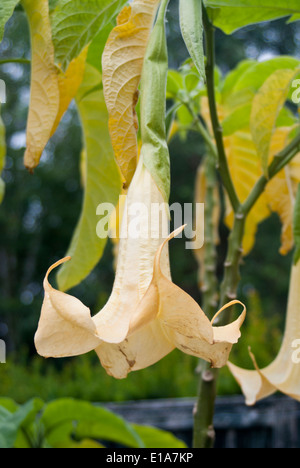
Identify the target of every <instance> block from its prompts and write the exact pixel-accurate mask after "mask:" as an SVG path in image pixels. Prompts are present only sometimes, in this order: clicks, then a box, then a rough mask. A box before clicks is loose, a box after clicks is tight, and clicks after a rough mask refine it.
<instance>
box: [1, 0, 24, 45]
mask: <svg viewBox="0 0 300 468" xmlns="http://www.w3.org/2000/svg"><path fill="white" fill-rule="evenodd" d="M19 1H20V0H1V2H0V42H1V41H2V39H3V34H4V28H5V25H6V23H7V21H8V20H9V18H10V17H11V16H12V14H13V12H14V9H15V7H16V5H17V4H18V3H19Z"/></svg>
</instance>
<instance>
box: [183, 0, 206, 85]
mask: <svg viewBox="0 0 300 468" xmlns="http://www.w3.org/2000/svg"><path fill="white" fill-rule="evenodd" d="M179 9H180V27H181V33H182V37H183V39H184V42H185V44H186V46H187V49H188V51H189V53H190V56H191V58H192V60H193V62H194V64H195V66H196V68H197V70H198V72H199V75H200V77H201V78H203V80H204V79H205V63H204V48H203V23H202V2H201V1H199V0H180V1H179Z"/></svg>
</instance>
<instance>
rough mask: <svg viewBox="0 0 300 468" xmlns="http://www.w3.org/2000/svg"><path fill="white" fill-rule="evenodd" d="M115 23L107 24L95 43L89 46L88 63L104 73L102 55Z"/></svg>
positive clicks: (95, 39)
mask: <svg viewBox="0 0 300 468" xmlns="http://www.w3.org/2000/svg"><path fill="white" fill-rule="evenodd" d="M114 26H115V22H114V21H111V22H110V23H108V24H107V26H105V27H104V28H103V29H101V31H100V32H99V34H97V36H96V37H95V38H94V40H93V42H92V43H91V45H90V46H89V50H88V55H87V63H89V64H90V65H92V66H93V67H95V68H96V69H97V70H98V71H100V72H101V73H102V54H103V50H104V47H105V44H106V41H107V39H108V36H109V34H110V32H111V30H112V29H113V28H114Z"/></svg>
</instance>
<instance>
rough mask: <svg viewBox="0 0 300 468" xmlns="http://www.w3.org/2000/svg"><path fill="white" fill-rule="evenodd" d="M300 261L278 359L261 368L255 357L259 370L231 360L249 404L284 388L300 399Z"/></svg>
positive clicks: (234, 374) (292, 276)
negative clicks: (241, 365) (246, 367)
mask: <svg viewBox="0 0 300 468" xmlns="http://www.w3.org/2000/svg"><path fill="white" fill-rule="evenodd" d="M297 345H298V348H299V347H300V261H299V262H298V263H297V264H296V265H294V266H293V268H292V274H291V283H290V292H289V300H288V311H287V319H286V328H285V334H284V338H283V342H282V346H281V349H280V351H279V354H278V356H277V358H276V359H275V361H273V363H272V364H271V365H270V366H268V367H267V368H265V369H262V370H260V369H259V367H258V365H257V363H256V361H255V357H254V356H253V354H252V353H251V357H252V360H253V363H254V366H255V368H256V370H252V371H250V370H246V369H241V368H239V367H237V366H235V365H233V364H232V363H228V366H229V369H230V371H231V372H232V374H233V376H234V377H235V379H236V380H237V382H238V383H239V385H240V386H241V388H242V391H243V393H244V395H245V398H246V403H247V404H248V405H254V404H255V403H256V402H257V401H259V400H262V399H263V398H266V397H268V396H270V395H272V394H273V393H275V392H276V391H280V392H282V393H284V394H286V395H289V396H290V397H292V398H294V399H296V400H299V401H300V359H299V356H300V352H299V349H298V351H297Z"/></svg>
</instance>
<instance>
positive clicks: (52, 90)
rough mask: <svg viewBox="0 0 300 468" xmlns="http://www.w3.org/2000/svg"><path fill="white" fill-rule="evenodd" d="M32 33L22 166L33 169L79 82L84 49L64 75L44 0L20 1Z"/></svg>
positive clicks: (84, 55)
mask: <svg viewBox="0 0 300 468" xmlns="http://www.w3.org/2000/svg"><path fill="white" fill-rule="evenodd" d="M23 5H24V8H25V11H26V14H27V17H28V21H29V25H30V32H31V47H32V70H31V97H30V106H29V115H28V123H27V149H26V153H25V166H26V167H27V168H28V169H30V170H33V169H34V168H35V167H36V166H37V165H38V163H39V161H40V158H41V156H42V153H43V150H44V148H45V146H46V145H47V143H48V141H49V139H50V138H51V137H52V136H53V134H54V133H55V131H56V129H57V127H58V125H59V123H60V121H61V118H62V117H63V115H64V113H65V112H66V110H67V109H68V107H69V105H70V103H71V101H72V99H73V98H74V97H75V96H76V94H77V91H78V89H79V87H80V85H81V83H82V80H83V76H84V71H85V62H86V56H87V48H85V49H84V50H83V51H82V52H81V54H80V55H79V56H78V57H77V58H75V59H74V60H73V61H72V62H71V63H70V65H69V67H68V69H67V71H66V72H65V73H63V72H62V71H61V70H60V68H59V67H58V66H56V65H55V64H54V47H53V43H52V33H51V26H50V19H49V8H48V1H47V0H23Z"/></svg>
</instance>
